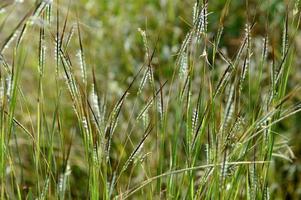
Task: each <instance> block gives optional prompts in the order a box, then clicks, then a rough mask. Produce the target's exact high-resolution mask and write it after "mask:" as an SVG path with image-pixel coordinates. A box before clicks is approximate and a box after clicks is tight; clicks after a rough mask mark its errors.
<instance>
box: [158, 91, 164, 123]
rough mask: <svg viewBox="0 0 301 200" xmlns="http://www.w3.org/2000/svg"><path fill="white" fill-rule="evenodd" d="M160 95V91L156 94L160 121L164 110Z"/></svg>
mask: <svg viewBox="0 0 301 200" xmlns="http://www.w3.org/2000/svg"><path fill="white" fill-rule="evenodd" d="M161 95H162V94H161V93H160V94H159V95H158V98H157V106H158V112H159V116H160V121H161V122H162V120H163V116H164V111H163V97H162V96H161Z"/></svg>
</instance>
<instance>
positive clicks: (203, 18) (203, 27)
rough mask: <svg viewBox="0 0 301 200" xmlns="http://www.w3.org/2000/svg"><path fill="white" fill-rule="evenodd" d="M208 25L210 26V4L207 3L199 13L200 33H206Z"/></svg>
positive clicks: (198, 30) (198, 29) (198, 28)
mask: <svg viewBox="0 0 301 200" xmlns="http://www.w3.org/2000/svg"><path fill="white" fill-rule="evenodd" d="M207 26H208V4H207V3H205V4H204V5H203V7H202V9H201V12H200V14H199V24H198V27H197V32H198V35H199V34H201V33H206V32H207Z"/></svg>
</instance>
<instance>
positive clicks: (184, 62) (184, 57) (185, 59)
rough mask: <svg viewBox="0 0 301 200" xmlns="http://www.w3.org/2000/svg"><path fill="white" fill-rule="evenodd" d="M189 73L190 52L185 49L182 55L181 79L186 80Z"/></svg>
mask: <svg viewBox="0 0 301 200" xmlns="http://www.w3.org/2000/svg"><path fill="white" fill-rule="evenodd" d="M187 75H188V53H187V52H186V51H185V52H183V53H182V54H181V55H180V68H179V76H180V78H181V80H183V81H184V80H185V79H186V78H187Z"/></svg>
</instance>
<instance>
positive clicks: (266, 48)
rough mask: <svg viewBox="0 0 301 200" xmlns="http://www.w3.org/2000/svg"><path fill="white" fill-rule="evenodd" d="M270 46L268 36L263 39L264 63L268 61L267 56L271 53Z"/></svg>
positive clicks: (262, 55)
mask: <svg viewBox="0 0 301 200" xmlns="http://www.w3.org/2000/svg"><path fill="white" fill-rule="evenodd" d="M268 45H269V37H268V35H266V36H265V37H264V38H263V47H262V54H261V57H262V61H265V60H266V59H267V55H268V51H269V47H268Z"/></svg>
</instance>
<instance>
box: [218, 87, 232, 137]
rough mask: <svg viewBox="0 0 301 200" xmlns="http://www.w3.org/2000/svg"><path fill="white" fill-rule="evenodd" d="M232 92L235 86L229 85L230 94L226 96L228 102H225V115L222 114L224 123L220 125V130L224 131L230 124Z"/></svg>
mask: <svg viewBox="0 0 301 200" xmlns="http://www.w3.org/2000/svg"><path fill="white" fill-rule="evenodd" d="M234 90H235V86H234V84H232V85H231V88H230V92H229V95H228V100H227V104H226V109H225V113H224V121H223V124H222V130H221V131H223V130H224V129H226V128H227V127H228V124H229V122H230V120H231V119H232V117H233V113H234Z"/></svg>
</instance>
